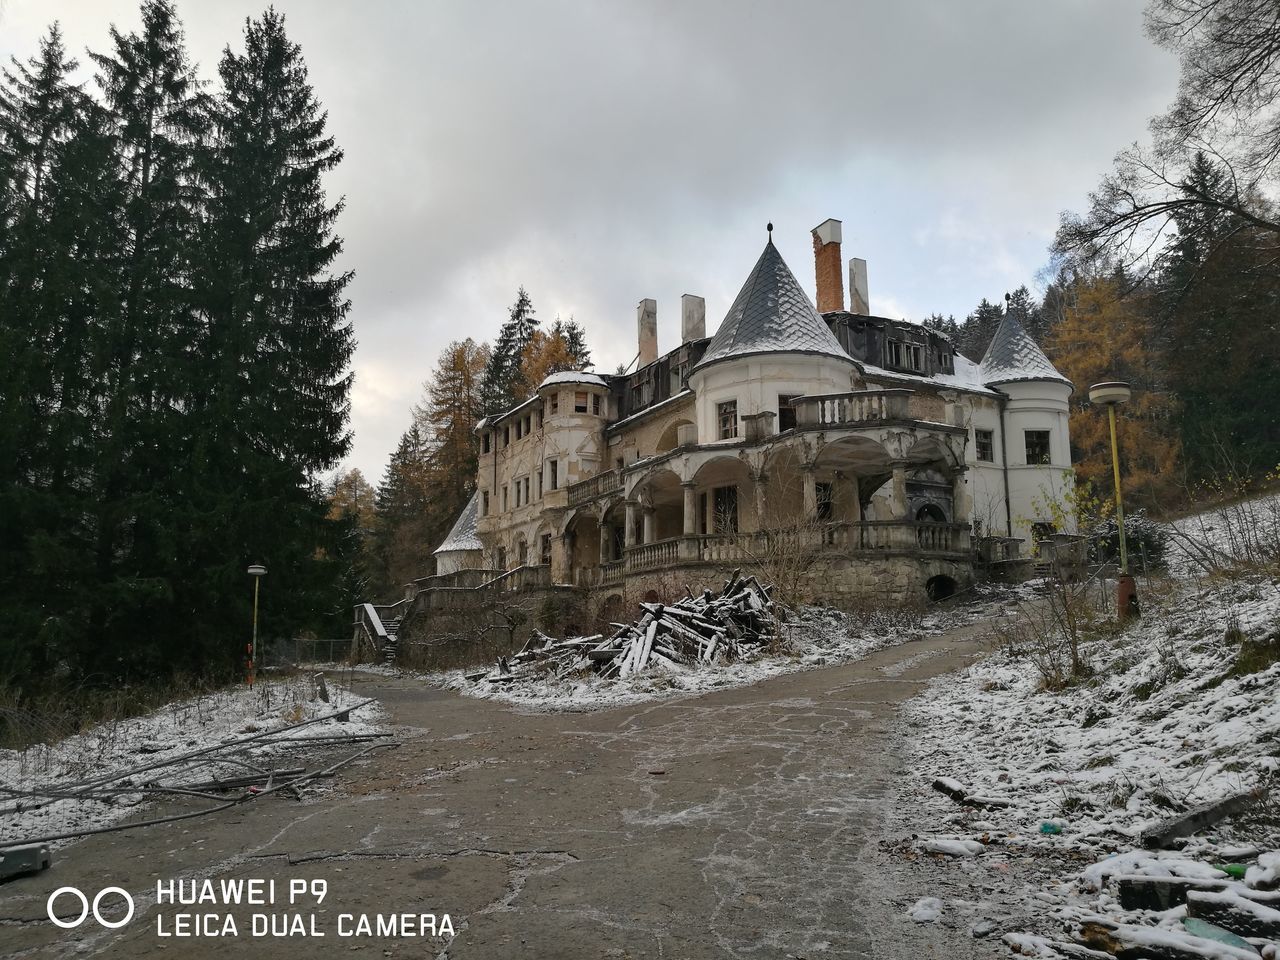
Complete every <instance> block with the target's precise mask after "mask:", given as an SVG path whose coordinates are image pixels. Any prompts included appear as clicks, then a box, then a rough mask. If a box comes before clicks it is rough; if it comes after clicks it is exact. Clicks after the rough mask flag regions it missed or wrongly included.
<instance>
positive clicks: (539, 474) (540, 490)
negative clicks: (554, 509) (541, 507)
mask: <svg viewBox="0 0 1280 960" xmlns="http://www.w3.org/2000/svg"><path fill="white" fill-rule="evenodd" d="M542 482H543V481H542V471H541V470H539V471H538V499H539V500H541V499H542Z"/></svg>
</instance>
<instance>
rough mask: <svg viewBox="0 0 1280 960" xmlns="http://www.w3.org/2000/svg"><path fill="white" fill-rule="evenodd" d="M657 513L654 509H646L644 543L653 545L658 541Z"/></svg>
mask: <svg viewBox="0 0 1280 960" xmlns="http://www.w3.org/2000/svg"><path fill="white" fill-rule="evenodd" d="M657 527H658V524H657V511H656V510H654V509H653V507H645V508H644V542H645V543H653V541H655V540H657V539H658V538H657V536H655V534H656V533H657Z"/></svg>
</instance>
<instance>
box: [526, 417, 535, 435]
mask: <svg viewBox="0 0 1280 960" xmlns="http://www.w3.org/2000/svg"><path fill="white" fill-rule="evenodd" d="M532 426H533V415H532V414H530V415H529V416H527V417H525V418H524V435H525V436H526V437H527V436H528V435H529V433H530V430H529V428H530V427H532Z"/></svg>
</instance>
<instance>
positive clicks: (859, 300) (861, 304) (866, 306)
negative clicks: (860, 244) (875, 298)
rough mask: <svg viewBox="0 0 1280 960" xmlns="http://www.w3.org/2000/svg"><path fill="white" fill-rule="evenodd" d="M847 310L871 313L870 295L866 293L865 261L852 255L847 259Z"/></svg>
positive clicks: (865, 313)
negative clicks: (851, 257)
mask: <svg viewBox="0 0 1280 960" xmlns="http://www.w3.org/2000/svg"><path fill="white" fill-rule="evenodd" d="M849 312H850V313H861V314H863V315H866V316H869V315H870V314H871V297H870V296H869V295H868V294H867V261H865V260H860V259H858V258H857V257H854V258H853V259H852V260H850V261H849Z"/></svg>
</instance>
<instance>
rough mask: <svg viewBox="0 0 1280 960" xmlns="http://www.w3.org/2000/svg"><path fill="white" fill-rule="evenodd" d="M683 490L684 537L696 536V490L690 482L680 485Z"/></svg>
mask: <svg viewBox="0 0 1280 960" xmlns="http://www.w3.org/2000/svg"><path fill="white" fill-rule="evenodd" d="M680 486H681V487H682V488H683V489H684V535H685V536H686V537H696V536H697V535H698V490H697V487H696V486H695V485H694V483H693V481H692V480H689V481H686V482H685V483H682V484H680Z"/></svg>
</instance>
